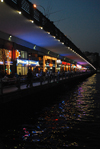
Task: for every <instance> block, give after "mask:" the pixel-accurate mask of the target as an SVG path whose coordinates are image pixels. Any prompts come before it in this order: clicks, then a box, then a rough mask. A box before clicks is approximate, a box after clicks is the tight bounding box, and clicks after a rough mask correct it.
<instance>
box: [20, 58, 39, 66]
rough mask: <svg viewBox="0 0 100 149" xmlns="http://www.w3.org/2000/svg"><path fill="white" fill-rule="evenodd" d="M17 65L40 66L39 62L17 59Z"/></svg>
mask: <svg viewBox="0 0 100 149" xmlns="http://www.w3.org/2000/svg"><path fill="white" fill-rule="evenodd" d="M17 64H24V65H29V66H39V62H38V61H33V60H22V59H17Z"/></svg>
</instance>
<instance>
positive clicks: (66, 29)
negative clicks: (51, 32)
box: [30, 0, 100, 55]
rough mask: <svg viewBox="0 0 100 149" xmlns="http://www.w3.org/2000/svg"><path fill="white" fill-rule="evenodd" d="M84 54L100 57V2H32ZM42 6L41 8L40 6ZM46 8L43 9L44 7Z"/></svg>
mask: <svg viewBox="0 0 100 149" xmlns="http://www.w3.org/2000/svg"><path fill="white" fill-rule="evenodd" d="M30 2H32V3H33V4H37V8H38V9H39V10H40V11H41V12H42V13H44V14H45V15H46V16H47V17H48V18H49V19H50V20H51V21H54V24H55V25H56V26H57V27H58V28H59V29H60V31H62V32H63V33H64V34H65V35H66V36H67V37H68V38H69V39H70V40H71V41H72V42H73V43H74V44H75V45H76V46H77V47H78V48H79V49H80V50H81V51H82V52H83V51H89V52H98V53H99V55H100V0H30ZM39 5H40V6H39ZM41 6H42V7H43V8H44V9H43V8H42V7H41Z"/></svg>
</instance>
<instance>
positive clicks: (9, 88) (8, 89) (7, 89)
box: [2, 77, 68, 94]
mask: <svg viewBox="0 0 100 149" xmlns="http://www.w3.org/2000/svg"><path fill="white" fill-rule="evenodd" d="M64 79H65V78H63V79H62V78H60V80H59V81H61V80H64ZM66 79H68V77H66ZM53 82H57V79H55V80H53V79H52V80H51V81H49V83H53ZM45 84H48V80H46V81H43V82H40V81H37V82H33V83H32V87H36V86H40V85H45ZM26 85H27V84H26V83H25V84H21V85H20V90H24V89H27V88H30V86H29V87H27V86H26ZM17 90H19V88H18V87H16V86H15V85H11V86H5V87H4V88H3V91H2V93H3V94H6V93H11V92H15V91H17Z"/></svg>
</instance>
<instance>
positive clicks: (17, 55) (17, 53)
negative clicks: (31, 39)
mask: <svg viewBox="0 0 100 149" xmlns="http://www.w3.org/2000/svg"><path fill="white" fill-rule="evenodd" d="M19 56H20V52H19V51H18V50H16V58H19Z"/></svg>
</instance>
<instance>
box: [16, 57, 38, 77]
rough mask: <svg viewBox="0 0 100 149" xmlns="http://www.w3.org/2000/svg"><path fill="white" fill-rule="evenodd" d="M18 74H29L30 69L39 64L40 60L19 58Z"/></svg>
mask: <svg viewBox="0 0 100 149" xmlns="http://www.w3.org/2000/svg"><path fill="white" fill-rule="evenodd" d="M16 65H17V74H20V75H27V72H28V69H31V70H33V69H34V68H35V67H36V66H39V61H34V60H24V59H17V63H16Z"/></svg>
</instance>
